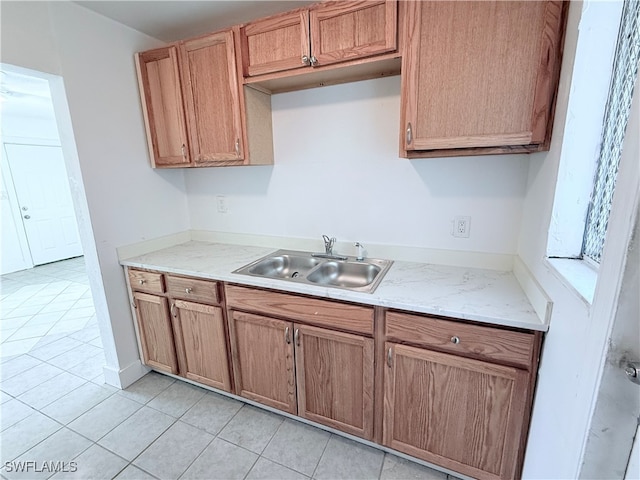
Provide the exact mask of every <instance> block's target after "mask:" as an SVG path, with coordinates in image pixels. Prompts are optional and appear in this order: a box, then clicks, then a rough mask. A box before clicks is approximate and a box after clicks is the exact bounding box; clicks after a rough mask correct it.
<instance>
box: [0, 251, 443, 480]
mask: <svg viewBox="0 0 640 480" xmlns="http://www.w3.org/2000/svg"><path fill="white" fill-rule="evenodd" d="M0 280H1V285H0V288H1V297H0V312H1V314H0V327H1V328H2V344H1V345H0V349H1V350H2V351H1V356H2V359H1V361H2V363H1V364H0V393H1V397H0V402H1V405H0V429H1V432H0V464H1V465H2V468H1V469H0V474H1V476H2V478H3V479H10V480H13V479H27V478H28V479H32V478H34V479H46V478H54V479H64V478H73V479H82V480H85V479H90V478H100V479H103V478H104V479H113V478H117V479H153V478H158V479H177V478H180V479H200V478H202V479H212V480H213V479H225V480H227V479H273V480H281V479H305V478H315V479H319V480H320V479H381V480H383V479H388V480H390V479H442V480H447V475H445V474H443V473H440V472H437V471H435V470H432V469H429V468H426V467H424V466H421V465H418V464H416V463H413V462H409V461H406V460H404V459H401V458H399V457H397V456H395V455H391V454H388V453H384V452H382V451H379V450H377V449H374V448H370V447H367V446H364V445H361V444H359V443H357V442H353V441H351V440H347V439H345V438H342V437H340V436H338V435H334V434H331V433H329V432H326V431H324V430H321V429H318V428H315V427H311V426H308V425H304V424H302V423H299V422H296V421H293V420H290V419H285V418H283V417H281V416H279V415H276V414H274V413H270V412H267V411H264V410H261V409H259V408H255V407H253V406H250V405H246V404H243V403H242V402H239V401H237V400H234V399H231V398H228V397H225V396H223V395H218V394H216V393H214V392H211V391H208V390H205V389H203V388H199V387H195V386H193V385H190V384H187V383H184V382H180V381H176V380H174V379H173V378H170V377H167V376H164V375H160V374H158V373H154V372H152V373H149V374H148V375H146V376H145V377H143V378H142V379H140V380H139V381H138V382H136V383H135V384H133V385H132V386H130V387H129V388H127V389H125V390H119V389H116V388H114V387H111V386H109V385H106V384H105V383H104V378H103V376H102V365H103V363H104V356H103V352H102V345H101V343H100V336H99V332H98V329H97V325H96V320H95V314H94V311H93V306H92V304H91V296H90V293H89V288H88V282H87V279H86V275H85V274H84V263H83V259H82V258H79V259H72V260H66V261H63V262H57V263H55V264H50V265H45V266H42V267H36V268H34V269H32V270H29V271H25V272H18V273H14V274H9V275H4V276H2V277H1V278H0ZM19 462H23V463H19ZM24 462H35V463H24ZM45 462H49V463H45ZM55 462H60V463H57V464H56V463H55ZM71 462H75V463H71ZM20 465H22V468H24V469H26V468H27V467H28V471H22V472H20V471H17V470H18V469H19V468H20ZM73 465H75V466H76V467H77V470H76V471H75V472H72V471H68V470H72V469H73V468H72V466H73ZM61 467H65V468H64V469H65V470H67V471H58V470H56V468H58V469H59V468H61ZM451 478H453V477H451Z"/></svg>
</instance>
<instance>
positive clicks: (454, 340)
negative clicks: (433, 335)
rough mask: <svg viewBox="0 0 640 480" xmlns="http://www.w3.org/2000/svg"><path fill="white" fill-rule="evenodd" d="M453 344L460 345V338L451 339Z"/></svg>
mask: <svg viewBox="0 0 640 480" xmlns="http://www.w3.org/2000/svg"><path fill="white" fill-rule="evenodd" d="M451 343H455V344H456V345H457V344H458V343H460V337H458V336H456V335H454V336H453V337H451Z"/></svg>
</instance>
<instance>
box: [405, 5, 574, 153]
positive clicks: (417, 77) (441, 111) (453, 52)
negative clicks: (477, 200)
mask: <svg viewBox="0 0 640 480" xmlns="http://www.w3.org/2000/svg"><path fill="white" fill-rule="evenodd" d="M564 3H568V2H561V1H536V2H521V1H464V2H459V1H438V2H407V3H406V12H405V13H406V15H405V24H404V31H405V35H406V43H405V45H404V55H403V61H402V95H401V103H402V106H401V109H402V113H401V118H402V127H401V128H402V130H401V145H402V147H401V150H404V151H406V153H407V156H409V157H411V156H412V155H411V154H412V153H416V152H421V153H422V155H415V156H443V155H447V153H446V150H450V149H475V151H474V152H473V153H476V154H478V153H504V152H509V151H538V150H544V149H548V144H549V141H550V132H551V126H552V121H553V112H554V103H555V92H556V89H557V84H558V77H559V67H560V57H561V53H562V38H563V30H564V24H565V22H564V20H565V16H566V7H567V5H563V4H564ZM518 148H519V149H518ZM482 149H485V150H484V151H483V150H482ZM500 149H502V151H500ZM433 150H437V151H436V152H434V154H433V155H430V154H429V151H433ZM443 151H445V153H443ZM449 154H458V155H460V154H464V151H460V150H456V151H452V152H449Z"/></svg>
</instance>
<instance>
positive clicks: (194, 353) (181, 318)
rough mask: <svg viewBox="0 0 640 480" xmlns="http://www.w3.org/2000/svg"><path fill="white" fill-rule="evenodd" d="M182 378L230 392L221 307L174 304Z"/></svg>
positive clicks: (184, 303)
mask: <svg viewBox="0 0 640 480" xmlns="http://www.w3.org/2000/svg"><path fill="white" fill-rule="evenodd" d="M172 312H173V315H174V319H175V335H176V347H177V351H178V360H179V365H180V375H182V376H183V377H186V378H188V379H190V380H194V381H196V382H200V383H203V384H205V385H209V386H211V387H215V388H219V389H221V390H225V391H227V392H230V391H231V378H230V376H229V360H228V357H227V341H226V334H225V329H224V316H223V314H222V309H221V308H220V307H214V306H211V305H202V304H199V303H193V302H186V301H183V300H176V301H175V302H174V303H173V304H172Z"/></svg>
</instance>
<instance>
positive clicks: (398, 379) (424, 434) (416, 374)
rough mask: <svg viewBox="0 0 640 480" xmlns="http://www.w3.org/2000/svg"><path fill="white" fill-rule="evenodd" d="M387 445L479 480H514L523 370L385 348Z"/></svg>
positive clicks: (523, 390)
mask: <svg viewBox="0 0 640 480" xmlns="http://www.w3.org/2000/svg"><path fill="white" fill-rule="evenodd" d="M385 347H386V351H387V367H386V369H385V374H384V421H383V438H384V444H385V445H387V446H388V447H391V448H393V449H395V450H399V451H401V452H404V453H408V454H409V455H413V456H414V457H418V458H421V459H424V460H427V461H429V462H433V463H436V464H438V465H442V466H444V467H447V468H450V469H452V470H455V471H457V472H460V473H464V474H466V475H469V476H472V477H474V478H493V479H498V478H514V477H516V476H517V475H518V474H519V473H518V472H516V467H517V461H516V460H517V458H518V455H517V453H518V450H519V448H520V437H521V433H522V428H523V425H524V421H523V420H524V416H525V410H526V403H527V397H528V393H527V392H528V374H527V372H525V371H523V370H519V369H517V368H513V367H506V366H502V365H494V364H491V363H488V362H483V361H479V360H473V359H468V358H460V357H457V356H454V355H450V354H446V353H439V352H433V351H430V350H426V349H421V348H414V347H409V346H405V345H399V344H395V343H390V342H387V343H386V344H385Z"/></svg>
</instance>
